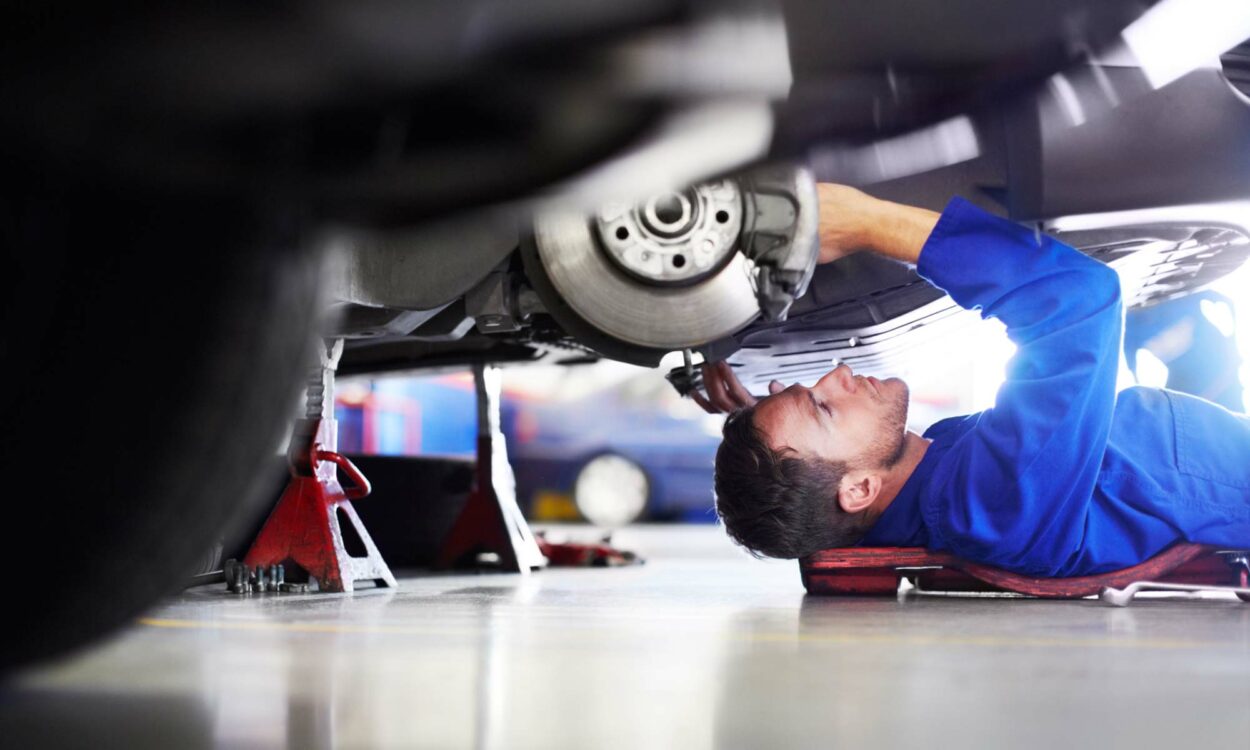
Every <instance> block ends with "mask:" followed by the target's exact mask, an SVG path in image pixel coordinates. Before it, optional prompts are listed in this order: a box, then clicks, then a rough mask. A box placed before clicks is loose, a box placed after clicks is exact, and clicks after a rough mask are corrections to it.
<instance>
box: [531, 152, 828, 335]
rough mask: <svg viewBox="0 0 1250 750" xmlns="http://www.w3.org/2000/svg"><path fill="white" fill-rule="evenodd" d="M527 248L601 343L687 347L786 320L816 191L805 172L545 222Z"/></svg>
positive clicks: (805, 254) (804, 259)
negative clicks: (763, 318)
mask: <svg viewBox="0 0 1250 750" xmlns="http://www.w3.org/2000/svg"><path fill="white" fill-rule="evenodd" d="M534 238H535V244H536V246H537V251H538V257H539V260H540V261H541V263H542V266H543V269H544V270H545V272H546V275H547V277H548V278H549V279H550V282H551V285H552V287H553V288H554V290H555V291H556V292H557V293H558V294H559V295H560V297H561V298H562V300H563V301H564V302H565V303H566V304H567V305H568V306H569V307H570V308H572V310H573V311H574V312H576V313H577V314H578V315H579V316H580V317H581V318H583V319H584V320H585V321H586V322H587V323H589V324H591V325H592V326H594V327H595V328H596V329H598V330H599V331H600V332H602V333H604V334H606V335H608V336H610V337H612V338H615V339H617V340H620V341H624V342H626V343H629V344H632V345H635V346H642V347H647V348H651V349H659V350H673V349H684V348H693V347H698V346H701V345H703V344H705V343H707V342H709V341H714V340H716V339H720V338H723V337H725V336H728V335H729V334H731V333H733V332H734V331H736V330H738V329H740V328H742V327H743V326H745V325H746V324H748V323H750V322H751V321H752V320H754V319H755V317H756V316H758V315H759V314H760V313H761V310H763V311H764V312H765V313H766V314H767V315H768V316H769V317H772V318H776V317H778V316H780V317H784V314H785V311H786V309H788V308H789V303H790V302H792V301H793V299H794V298H795V297H797V296H798V295H799V294H801V293H802V291H803V290H804V289H805V288H806V286H807V281H808V280H809V279H810V278H811V272H812V268H813V267H814V265H815V260H816V255H817V251H818V247H817V242H816V198H815V183H814V182H813V180H812V178H811V175H810V174H809V173H807V172H806V171H805V170H799V169H794V168H780V169H778V168H770V169H765V170H761V171H757V172H755V173H752V174H750V175H747V176H744V177H739V178H733V179H725V180H717V181H713V182H707V183H703V184H700V185H696V186H694V187H692V188H689V189H686V190H681V191H671V192H666V193H662V194H659V195H656V196H653V197H651V198H650V199H648V200H646V201H643V202H642V203H640V204H638V205H636V206H630V205H626V204H609V205H606V206H604V207H603V208H602V209H600V210H599V211H598V212H597V213H596V214H595V215H593V216H591V217H587V216H585V215H584V214H579V213H575V212H550V213H546V214H544V215H542V216H539V217H537V218H536V220H535V226H534Z"/></svg>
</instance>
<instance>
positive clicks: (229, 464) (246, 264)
mask: <svg viewBox="0 0 1250 750" xmlns="http://www.w3.org/2000/svg"><path fill="white" fill-rule="evenodd" d="M0 179H4V180H5V181H6V183H7V184H5V185H4V188H3V192H2V193H0V232H2V234H0V241H2V242H3V244H4V249H3V257H4V260H5V270H6V273H7V275H8V277H9V279H10V280H11V281H12V283H11V284H9V285H6V286H7V289H6V293H5V295H4V299H3V317H2V318H0V320H2V321H3V327H4V332H5V336H4V337H3V343H2V344H0V347H3V348H2V349H0V354H2V355H3V360H2V361H3V362H4V366H5V369H6V370H7V371H8V374H9V376H10V377H9V378H8V379H7V380H8V381H9V383H8V385H6V387H5V388H4V389H3V393H2V394H0V399H2V402H0V403H2V404H3V411H2V412H0V419H3V428H2V429H0V434H2V435H3V438H2V440H3V448H2V450H3V454H2V455H4V456H5V458H6V463H7V464H8V467H7V468H8V470H7V471H6V474H7V476H9V477H10V478H11V479H17V480H18V481H19V485H20V487H21V488H22V490H23V492H22V494H21V495H19V496H16V497H14V496H12V495H11V496H10V498H9V507H8V510H9V521H10V524H9V526H8V528H9V530H10V532H16V533H20V535H21V536H22V537H23V538H24V539H26V540H28V541H29V542H30V543H31V544H32V548H31V549H28V550H27V551H25V552H24V553H22V554H21V557H20V558H18V559H20V560H21V561H22V564H21V565H20V569H16V568H11V578H10V584H11V586H12V587H13V588H12V589H11V590H14V591H20V598H21V604H20V606H16V607H14V608H12V609H11V611H10V619H16V620H17V623H16V624H17V625H18V627H16V628H11V629H10V635H9V636H7V637H6V638H5V639H4V641H3V645H0V669H3V670H9V669H11V668H13V667H14V666H17V665H21V664H26V663H29V662H33V661H36V660H39V659H42V658H46V657H48V656H51V655H54V654H59V653H63V652H65V651H66V650H68V649H71V648H73V647H76V646H80V645H82V644H86V643H88V642H90V641H91V640H93V639H94V638H96V637H98V636H100V635H102V634H104V633H107V632H109V631H110V630H112V629H114V628H116V627H118V626H120V625H122V624H124V623H126V622H128V621H131V620H133V618H134V617H136V616H137V615H139V614H140V613H141V612H142V611H143V610H144V609H145V608H146V607H149V606H151V605H152V604H153V603H154V602H155V601H157V600H158V599H159V598H160V597H161V596H162V595H164V594H166V593H169V592H172V591H174V590H176V589H177V588H179V586H180V585H181V584H182V583H183V582H185V581H186V580H187V577H188V576H189V575H190V574H191V573H193V572H195V569H196V565H197V561H198V560H199V558H201V556H202V555H203V554H204V551H205V550H206V549H209V548H210V547H211V546H212V545H213V544H214V543H216V542H217V541H218V540H219V539H220V538H221V537H222V536H223V534H225V533H228V527H229V525H230V523H231V522H232V521H234V520H235V519H236V518H238V517H240V516H241V515H247V514H248V511H249V509H253V508H254V505H255V503H256V502H258V501H261V500H262V498H267V497H269V496H271V494H272V492H273V489H274V482H275V481H276V480H278V479H279V478H280V477H274V476H273V474H272V469H273V467H275V466H278V465H279V464H278V463H277V462H276V461H274V455H275V454H276V453H277V452H278V451H279V450H280V448H281V446H280V441H281V438H282V434H283V431H284V427H285V423H286V421H287V420H288V419H289V418H290V417H291V416H292V415H293V413H294V408H295V405H296V399H297V398H298V394H299V387H300V385H301V383H302V379H303V375H304V373H305V371H306V367H307V365H308V362H309V360H310V358H311V357H312V356H313V355H312V352H313V349H312V347H313V345H314V344H315V341H316V339H315V335H314V334H315V326H316V318H317V315H316V311H317V310H318V309H320V306H321V300H320V298H319V295H320V292H319V290H320V287H321V263H320V261H319V258H318V257H317V256H316V255H315V254H312V253H309V252H307V251H305V250H304V248H303V247H302V245H303V244H304V243H303V238H302V237H301V229H300V227H301V225H302V222H301V221H300V220H299V218H298V216H296V215H295V214H294V213H293V212H292V211H290V210H286V209H284V208H282V207H278V206H275V205H272V204H267V203H265V202H261V201H256V200H254V199H253V200H244V199H241V198H220V197H216V198H214V197H206V196H186V197H180V198H174V197H170V196H167V195H161V194H159V193H156V192H149V193H143V194H139V193H136V192H126V191H122V190H118V189H116V188H111V187H109V186H90V187H89V186H85V185H81V184H80V185H78V186H76V187H74V188H72V189H71V188H66V187H64V186H63V185H64V184H65V183H64V182H63V181H60V182H56V184H53V183H54V181H53V180H51V179H49V178H48V176H47V174H46V173H38V172H33V171H31V172H27V174H26V176H25V179H23V180H20V181H19V180H18V179H15V178H14V172H13V171H10V172H9V173H8V176H7V177H4V178H0ZM41 181H42V182H43V183H44V184H40V183H41ZM270 499H271V498H270ZM252 512H254V510H252Z"/></svg>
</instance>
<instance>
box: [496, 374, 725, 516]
mask: <svg viewBox="0 0 1250 750" xmlns="http://www.w3.org/2000/svg"><path fill="white" fill-rule="evenodd" d="M501 421H502V425H503V430H504V434H505V436H506V438H507V443H508V456H509V459H510V460H511V463H512V466H513V469H514V471H515V474H516V480H517V500H518V502H519V503H520V505H521V507H522V509H523V510H525V511H526V513H527V515H528V516H529V517H530V518H532V519H534V520H540V521H554V520H577V519H585V520H588V521H590V522H592V523H595V524H596V525H599V526H603V527H608V528H614V527H618V526H623V525H625V524H626V523H629V522H631V521H634V520H675V521H693V522H713V521H715V520H716V515H715V512H714V510H713V500H712V469H713V460H714V458H715V455H716V447H717V445H719V443H720V426H721V424H722V418H720V417H713V416H710V415H708V414H705V413H703V412H702V411H701V410H699V408H698V407H696V406H695V405H694V404H693V403H691V402H689V401H686V400H684V399H681V398H680V397H679V396H677V394H676V393H675V392H674V391H673V389H672V387H671V386H669V384H668V383H667V382H665V380H664V378H663V377H661V376H660V375H659V373H657V372H644V373H639V374H638V375H635V376H632V377H630V378H628V379H626V380H625V381H624V382H622V383H619V384H617V385H615V386H610V387H604V388H600V389H597V390H595V391H592V392H590V393H588V394H585V395H582V396H580V397H577V398H566V399H535V398H526V397H524V396H522V395H519V394H516V393H508V392H505V395H504V399H503V409H502V418H501Z"/></svg>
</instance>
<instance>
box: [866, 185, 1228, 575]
mask: <svg viewBox="0 0 1250 750" xmlns="http://www.w3.org/2000/svg"><path fill="white" fill-rule="evenodd" d="M917 271H918V272H919V273H920V275H921V276H923V277H924V278H926V279H928V280H929V281H930V282H932V283H933V284H934V285H935V286H937V287H939V288H941V289H943V290H945V291H946V292H947V293H949V294H950V296H951V298H952V299H954V300H955V301H956V302H957V303H959V305H961V306H962V307H965V308H970V309H972V308H980V310H981V315H982V316H983V317H993V318H999V319H1000V320H1002V321H1003V323H1005V324H1006V326H1007V333H1008V335H1009V336H1010V337H1011V340H1012V341H1014V342H1015V344H1016V346H1017V352H1016V354H1015V356H1014V357H1013V358H1012V359H1011V362H1010V363H1009V364H1008V367H1007V379H1006V382H1004V383H1003V385H1002V387H1001V388H1000V389H999V391H998V396H997V399H996V400H995V405H994V407H993V408H992V409H987V410H986V411H983V412H981V413H979V414H972V415H969V416H966V417H955V418H952V419H945V420H942V421H940V422H938V423H936V424H934V425H933V426H932V427H930V428H929V430H928V431H927V432H925V437H927V438H930V439H931V440H932V443H931V444H930V445H929V449H928V451H927V452H926V453H925V456H924V458H923V459H922V460H921V462H920V464H919V465H918V466H917V467H916V470H915V472H914V473H913V474H912V476H911V477H910V478H909V479H908V480H907V482H906V484H905V485H904V486H903V488H902V490H901V491H900V492H899V494H898V496H897V497H896V498H895V499H894V501H893V502H892V503H891V504H890V506H889V507H888V508H886V510H885V512H884V513H883V514H882V516H881V517H880V518H879V519H878V520H877V522H876V524H875V525H874V526H873V527H872V529H870V531H869V532H868V535H867V536H866V537H865V539H864V540H863V542H861V544H863V545H872V546H923V547H928V548H929V549H934V550H945V551H949V552H951V553H953V554H955V555H958V556H960V557H963V558H967V559H970V560H975V561H979V562H983V563H987V564H989V565H994V566H997V567H1001V568H1004V569H1007V570H1012V571H1016V572H1019V573H1025V574H1029V575H1034V576H1075V575H1085V574H1090V573H1099V572H1103V571H1108V570H1115V569H1117V568H1123V567H1127V566H1130V565H1135V564H1137V563H1139V562H1142V561H1143V560H1146V559H1147V558H1149V557H1152V556H1153V555H1155V554H1157V553H1158V552H1160V551H1162V550H1163V549H1164V548H1166V547H1168V546H1169V545H1171V544H1173V543H1175V542H1178V541H1181V540H1187V541H1192V542H1201V543H1206V544H1215V545H1220V546H1227V547H1239V548H1250V418H1247V417H1245V416H1244V415H1235V414H1233V413H1232V412H1229V411H1227V410H1226V409H1223V408H1221V407H1219V406H1216V405H1214V404H1211V403H1209V402H1206V401H1203V400H1201V399H1198V398H1194V397H1192V396H1186V395H1184V394H1180V393H1176V392H1172V391H1167V390H1162V389H1157V388H1143V387H1136V388H1129V389H1127V390H1125V391H1123V392H1122V393H1120V394H1119V396H1118V398H1117V395H1116V391H1115V386H1116V374H1117V369H1118V356H1119V351H1120V335H1121V329H1122V326H1123V322H1122V320H1123V315H1122V310H1121V306H1120V286H1119V280H1118V278H1117V276H1116V274H1115V272H1114V271H1112V270H1111V269H1109V268H1107V267H1106V266H1104V265H1102V264H1101V263H1098V262H1097V261H1094V260H1092V259H1090V258H1087V257H1085V256H1084V255H1082V254H1081V253H1079V252H1077V251H1076V250H1074V249H1072V248H1071V247H1068V246H1067V245H1064V244H1063V243H1061V242H1059V241H1057V240H1055V239H1053V238H1050V237H1046V236H1044V235H1042V236H1041V237H1040V238H1039V237H1037V236H1035V235H1034V233H1033V232H1032V231H1030V230H1028V229H1025V228H1023V227H1021V226H1019V225H1016V224H1013V223H1011V222H1009V221H1006V220H1004V219H1000V218H997V217H995V216H991V215H990V214H987V213H985V212H983V211H981V210H980V209H978V208H976V207H975V206H973V205H972V204H970V203H968V202H967V201H964V200H962V199H959V198H956V199H954V200H952V201H951V202H950V204H949V205H948V206H947V207H946V210H945V212H943V214H942V217H941V218H940V219H939V220H938V223H937V226H936V227H935V228H934V230H933V233H932V234H931V235H930V237H929V239H928V241H927V242H926V243H925V246H924V248H923V249H922V251H921V253H920V260H919V265H918V268H917Z"/></svg>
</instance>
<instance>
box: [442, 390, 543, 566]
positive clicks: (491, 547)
mask: <svg viewBox="0 0 1250 750" xmlns="http://www.w3.org/2000/svg"><path fill="white" fill-rule="evenodd" d="M473 384H474V387H475V388H476V390H477V477H476V480H475V482H474V486H473V490H472V491H471V492H470V493H469V499H468V501H467V502H466V503H465V506H464V510H462V511H460V516H459V517H458V518H457V519H456V522H455V524H454V525H453V526H452V528H451V531H450V532H448V533H447V538H446V539H445V540H444V541H443V548H442V550H441V551H440V552H439V555H438V567H440V568H449V567H454V566H464V565H466V564H467V565H470V566H473V565H477V564H480V563H481V561H482V559H483V556H484V555H490V556H493V557H494V558H495V559H497V560H498V566H499V567H500V568H502V569H503V570H505V571H510V572H513V573H523V574H527V573H529V572H530V571H531V570H533V569H535V568H541V567H543V566H545V565H546V563H547V560H546V558H545V557H543V554H542V552H540V551H539V548H538V543H537V541H536V540H535V539H534V535H533V533H532V532H531V531H530V527H529V523H528V522H527V521H526V520H525V516H523V515H522V514H521V509H520V508H519V507H517V502H516V478H515V477H514V476H513V474H512V467H511V466H510V465H509V464H508V451H507V446H506V445H505V444H504V438H503V433H502V432H501V431H500V429H499V371H498V370H497V369H496V368H494V367H489V366H486V365H474V366H473ZM492 567H494V566H492Z"/></svg>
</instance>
